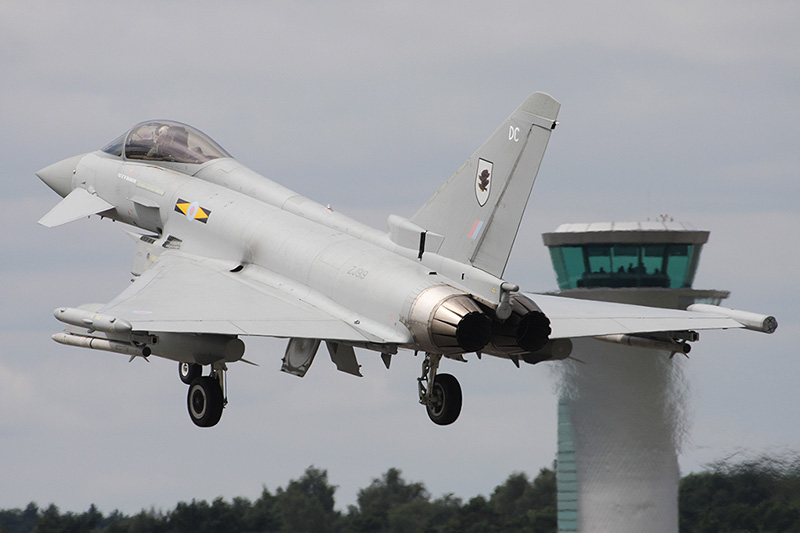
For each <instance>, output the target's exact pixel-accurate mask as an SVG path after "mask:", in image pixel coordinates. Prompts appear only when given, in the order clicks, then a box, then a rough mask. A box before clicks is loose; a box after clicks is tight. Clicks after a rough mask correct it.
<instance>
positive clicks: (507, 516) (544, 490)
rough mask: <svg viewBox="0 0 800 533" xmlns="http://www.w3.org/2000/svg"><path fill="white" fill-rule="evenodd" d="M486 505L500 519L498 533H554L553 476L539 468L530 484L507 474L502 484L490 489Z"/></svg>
mask: <svg viewBox="0 0 800 533" xmlns="http://www.w3.org/2000/svg"><path fill="white" fill-rule="evenodd" d="M489 503H490V505H491V506H492V508H493V509H494V511H495V513H497V515H498V516H499V517H500V525H501V530H502V531H528V532H532V533H540V532H542V533H544V532H547V531H555V529H556V527H557V518H556V517H557V512H556V475H555V472H554V471H553V470H550V469H547V468H542V469H541V470H540V471H539V475H538V476H536V478H535V479H534V480H533V481H532V482H530V481H528V477H527V475H525V474H524V473H521V472H517V473H514V474H511V475H510V476H509V477H508V479H506V481H505V483H503V484H502V485H500V486H498V487H497V488H495V489H494V492H493V493H492V497H491V499H490V500H489Z"/></svg>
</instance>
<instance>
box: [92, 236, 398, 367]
mask: <svg viewBox="0 0 800 533" xmlns="http://www.w3.org/2000/svg"><path fill="white" fill-rule="evenodd" d="M251 268H252V269H256V267H247V268H245V269H243V270H241V271H239V272H231V271H229V270H228V268H227V267H226V266H225V265H223V264H222V263H221V262H217V261H214V260H209V259H204V258H197V257H193V256H188V255H186V254H182V253H180V252H173V251H169V252H165V253H163V254H162V255H161V257H160V259H159V260H158V262H157V263H155V265H153V266H152V267H151V268H149V269H148V270H146V271H145V272H144V273H143V274H142V275H141V276H140V277H139V278H137V279H136V280H135V281H134V282H133V283H132V284H131V285H130V286H129V287H128V288H127V289H126V290H125V291H123V292H122V293H121V294H120V295H119V296H117V297H116V298H115V299H114V300H112V301H111V302H110V303H108V304H107V305H106V306H105V307H104V308H103V309H102V310H101V311H102V313H104V314H107V315H111V316H115V317H118V318H122V319H125V320H127V321H128V322H130V323H131V324H132V326H133V329H134V330H135V331H152V332H175V333H216V334H223V335H257V336H267V337H284V338H298V339H325V340H334V341H342V342H353V343H397V342H400V341H402V339H398V338H392V336H391V335H390V334H389V333H390V332H391V330H389V328H388V327H386V328H382V327H381V326H380V325H379V324H377V323H375V325H374V326H372V324H371V323H372V321H371V320H369V319H368V318H366V317H362V318H360V320H358V325H357V326H356V325H355V324H354V322H356V320H349V319H350V316H347V317H346V318H340V317H338V316H335V315H334V314H333V313H331V312H328V311H325V310H321V309H320V308H319V307H317V306H315V305H312V304H311V303H308V302H307V301H304V298H306V299H307V297H308V295H309V293H310V290H309V289H308V288H306V287H299V286H297V285H296V284H294V285H293V284H291V282H289V281H288V280H284V279H283V278H280V277H279V276H278V275H277V274H274V273H271V272H269V271H266V270H264V269H257V270H258V272H257V274H258V275H257V276H253V275H248V271H251ZM251 273H253V272H252V271H251ZM344 311H346V310H344ZM350 315H352V313H350ZM394 337H397V334H394ZM300 366H302V365H300Z"/></svg>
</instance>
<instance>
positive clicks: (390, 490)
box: [349, 468, 430, 532]
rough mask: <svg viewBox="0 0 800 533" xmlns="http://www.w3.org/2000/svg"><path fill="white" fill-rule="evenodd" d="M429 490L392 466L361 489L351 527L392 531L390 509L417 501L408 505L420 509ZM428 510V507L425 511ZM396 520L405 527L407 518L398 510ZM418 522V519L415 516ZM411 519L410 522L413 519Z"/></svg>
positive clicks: (352, 513)
mask: <svg viewBox="0 0 800 533" xmlns="http://www.w3.org/2000/svg"><path fill="white" fill-rule="evenodd" d="M429 498H430V496H429V494H428V491H427V490H426V489H425V485H423V484H422V483H407V482H406V481H405V480H404V479H403V477H402V475H401V472H400V470H398V469H396V468H390V469H389V470H387V471H386V473H385V474H383V476H381V477H380V478H378V479H373V480H372V483H370V485H369V486H368V487H367V488H364V489H361V490H359V491H358V498H357V501H358V508H357V509H351V516H350V517H349V518H350V525H349V527H350V530H351V531H375V532H378V531H392V529H391V521H390V516H389V514H390V511H391V510H392V509H394V508H397V507H400V506H406V505H410V504H417V505H416V506H412V507H407V508H406V509H407V510H408V511H409V512H410V511H411V509H412V508H413V509H414V510H415V512H420V510H421V509H422V507H424V506H422V505H419V504H426V503H428V501H429ZM423 512H424V511H423ZM392 520H394V521H395V524H396V525H397V527H403V528H405V527H406V525H402V526H401V525H400V524H401V522H402V523H403V524H406V523H407V522H408V521H407V519H405V518H403V517H401V516H400V515H399V514H398V512H394V513H393V515H392ZM413 522H416V519H415V520H413ZM409 523H410V522H409Z"/></svg>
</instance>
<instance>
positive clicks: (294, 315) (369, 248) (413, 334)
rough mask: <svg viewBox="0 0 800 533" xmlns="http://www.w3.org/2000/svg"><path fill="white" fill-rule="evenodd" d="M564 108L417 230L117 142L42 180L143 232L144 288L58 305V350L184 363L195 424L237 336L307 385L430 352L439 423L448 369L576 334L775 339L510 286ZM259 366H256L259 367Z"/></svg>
mask: <svg viewBox="0 0 800 533" xmlns="http://www.w3.org/2000/svg"><path fill="white" fill-rule="evenodd" d="M560 107H561V106H560V104H559V103H558V102H557V101H556V100H555V99H553V98H552V97H551V96H549V95H547V94H544V93H534V94H533V95H531V96H530V97H528V98H527V99H526V100H525V101H524V102H523V103H522V104H521V105H520V106H519V107H518V108H517V109H516V110H515V111H514V112H513V113H512V114H511V116H510V117H509V118H508V119H506V121H505V122H503V123H502V124H501V125H500V127H499V128H498V129H497V131H495V132H494V133H493V134H492V135H491V136H490V137H489V139H488V140H487V141H486V142H485V143H484V144H483V145H482V146H481V147H480V148H479V149H478V150H477V151H476V152H475V153H474V154H473V155H472V157H470V158H469V159H468V160H467V162H466V163H465V164H464V165H463V166H462V167H461V168H460V170H458V171H457V172H456V173H455V174H454V175H453V176H452V177H451V178H450V179H449V180H447V182H446V183H445V184H444V185H443V186H442V187H441V188H440V189H439V190H438V192H436V193H435V194H434V195H433V196H432V197H431V198H430V200H428V202H427V203H425V204H424V205H423V206H422V207H421V208H420V209H419V211H418V212H417V213H416V214H415V215H414V216H413V217H411V219H406V218H402V217H399V216H395V215H392V216H389V219H388V228H389V231H388V232H383V231H379V230H376V229H373V228H370V227H368V226H365V225H364V224H361V223H359V222H356V221H354V220H352V219H350V218H348V217H346V216H344V215H342V214H341V213H338V212H334V211H332V210H331V209H329V208H326V207H325V206H322V205H320V204H318V203H315V202H313V201H311V200H309V199H308V198H304V197H303V196H300V195H298V194H296V193H294V192H292V191H291V190H289V189H287V188H285V187H283V186H281V185H279V184H277V183H275V182H273V181H271V180H269V179H267V178H265V177H264V176H261V175H260V174H257V173H256V172H254V171H252V170H250V169H249V168H247V167H245V166H244V165H242V164H241V163H239V162H238V161H236V160H235V159H234V158H232V157H231V156H230V155H229V154H228V152H226V151H225V150H224V149H223V148H222V147H221V146H219V145H218V144H217V143H216V142H214V141H213V140H212V139H211V138H209V137H208V136H206V135H205V134H203V133H201V132H200V131H198V130H197V129H195V128H192V127H190V126H188V125H185V124H180V123H177V122H173V121H169V120H154V121H149V122H144V123H141V124H138V125H136V126H134V127H133V128H132V129H131V130H129V131H128V132H126V133H124V134H123V135H121V136H120V137H119V138H117V139H116V140H114V141H112V142H111V143H110V144H108V145H107V146H106V147H105V148H103V149H101V150H99V151H95V152H90V153H87V154H83V155H78V156H75V157H71V158H68V159H65V160H63V161H60V162H58V163H55V164H53V165H51V166H48V167H46V168H44V169H42V170H40V171H39V172H37V176H38V177H39V178H40V179H41V180H42V181H44V182H45V183H46V184H47V185H48V186H49V187H50V188H51V189H53V190H54V191H55V192H57V193H58V194H59V195H60V196H62V197H63V200H61V202H60V203H59V204H57V205H56V206H55V207H54V208H53V209H52V210H51V211H50V212H48V213H47V214H46V215H45V216H44V217H42V219H41V220H40V221H39V223H40V224H42V225H44V226H47V227H53V226H57V225H60V224H64V223H67V222H70V221H72V220H76V219H78V218H82V217H86V216H90V215H95V214H96V215H100V217H105V218H110V219H113V220H116V221H119V222H123V223H125V224H129V225H131V226H134V227H136V228H139V229H140V230H143V233H132V232H129V233H130V235H131V236H132V237H133V238H134V239H135V240H136V251H135V257H134V262H133V268H132V273H133V274H134V276H135V280H134V281H133V283H131V284H130V285H129V286H128V287H127V288H126V289H125V290H123V291H122V293H120V294H119V296H117V297H116V298H115V299H114V300H112V301H111V302H109V303H107V304H88V305H81V306H78V307H60V308H58V309H56V310H55V311H54V314H55V317H56V318H57V319H58V320H59V321H61V322H63V323H65V324H66V328H65V329H64V331H63V332H62V333H57V334H55V335H53V339H54V340H55V341H57V342H59V343H61V344H66V345H69V346H79V347H85V348H92V349H96V350H106V351H110V352H118V353H122V354H127V355H129V356H130V357H131V359H133V358H134V357H139V356H140V357H148V356H150V355H155V356H159V357H164V358H167V359H172V360H174V361H177V362H178V367H179V375H180V378H181V380H182V381H183V382H184V383H186V384H187V385H188V386H189V390H188V396H187V406H188V410H189V415H190V418H191V420H192V421H193V422H194V423H195V424H196V425H198V426H201V427H209V426H213V425H215V424H216V423H217V422H218V421H219V420H220V417H221V416H222V411H223V408H224V407H225V405H226V403H227V399H226V391H225V379H224V375H225V372H226V371H227V368H228V365H229V364H231V363H234V362H237V361H246V359H243V356H244V351H245V345H244V342H243V341H242V340H241V339H240V337H243V336H249V335H259V336H270V337H280V338H284V339H287V345H286V351H285V354H284V356H283V360H282V368H281V370H283V371H285V372H288V373H290V374H294V375H296V376H300V377H302V376H304V375H305V373H306V372H307V371H308V369H309V367H310V366H311V364H312V362H313V360H314V357H315V355H316V354H317V352H318V351H319V350H320V345H322V344H324V345H325V350H326V351H327V352H328V353H329V355H330V358H331V360H332V361H333V362H334V363H335V364H336V367H337V368H338V369H339V370H341V371H343V372H347V373H349V374H353V375H356V376H360V375H361V372H360V365H359V364H358V361H357V359H356V353H355V350H354V348H360V349H363V350H368V351H372V352H375V353H376V354H380V357H381V358H382V360H383V362H384V364H385V365H386V367H387V368H389V365H390V362H391V359H392V356H393V355H395V354H397V353H398V351H399V350H401V349H405V350H411V351H413V352H415V353H417V352H421V353H424V358H423V359H422V371H421V376H420V377H419V378H418V380H417V381H418V384H417V385H418V387H417V388H418V394H419V401H420V403H421V404H423V405H424V406H425V407H426V409H427V412H428V415H429V417H430V419H431V420H432V421H433V422H435V423H436V424H440V425H446V424H451V423H452V422H454V421H455V420H456V418H457V417H458V415H459V413H460V412H461V404H462V393H461V387H460V385H459V383H458V381H457V380H456V378H455V377H454V376H452V375H450V374H445V373H440V372H439V366H440V363H441V362H442V360H443V359H453V360H459V361H464V354H467V353H473V352H474V353H477V354H478V356H479V357H480V356H481V355H492V356H496V357H502V358H507V359H510V360H512V361H513V362H514V363H515V364H516V365H517V366H519V362H520V361H523V362H525V363H531V364H533V363H537V362H540V361H545V360H552V359H563V358H565V357H567V356H569V354H570V351H571V341H570V338H573V337H586V336H592V337H596V336H602V337H603V338H605V339H606V340H608V339H616V340H617V341H619V342H626V343H635V344H637V345H644V346H650V347H653V348H656V349H661V350H669V351H672V352H679V353H685V352H687V351H688V344H687V340H694V339H696V337H697V335H696V333H695V331H696V330H702V329H716V328H738V327H747V328H750V329H756V330H760V331H766V332H771V331H772V330H774V328H775V326H776V322H775V320H774V318H772V317H767V316H763V315H755V314H752V313H746V312H742V311H734V310H730V309H725V308H720V307H714V306H706V307H701V308H699V310H698V311H694V312H688V311H675V310H665V309H653V308H647V307H637V306H631V305H620V304H610V303H605V302H591V301H583V300H571V299H567V298H559V297H556V296H548V295H539V294H524V293H522V292H520V290H519V286H518V285H516V284H514V283H513V280H512V281H507V280H505V279H503V272H504V270H505V267H506V262H507V260H508V257H509V254H510V253H511V248H512V245H513V244H514V240H515V238H516V235H517V230H518V228H519V225H520V221H521V219H522V215H523V212H524V210H525V206H526V204H527V202H528V197H529V196H530V192H531V188H532V187H533V183H534V180H535V179H536V175H537V173H538V170H539V165H540V163H541V161H542V157H543V155H544V152H545V148H546V147H547V143H548V141H549V139H550V136H551V134H552V132H553V130H554V129H555V127H556V125H557V121H556V118H557V116H558V112H559V108H560ZM250 357H251V358H252V356H250Z"/></svg>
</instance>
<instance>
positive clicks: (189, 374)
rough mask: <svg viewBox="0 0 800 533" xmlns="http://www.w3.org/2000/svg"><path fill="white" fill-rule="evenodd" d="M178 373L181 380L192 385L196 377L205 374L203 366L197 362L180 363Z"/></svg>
mask: <svg viewBox="0 0 800 533" xmlns="http://www.w3.org/2000/svg"><path fill="white" fill-rule="evenodd" d="M178 375H179V376H180V378H181V381H183V382H184V383H186V384H187V385H191V384H192V381H194V380H195V378H199V377H200V376H202V375H203V367H202V366H201V365H198V364H195V363H178Z"/></svg>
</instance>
